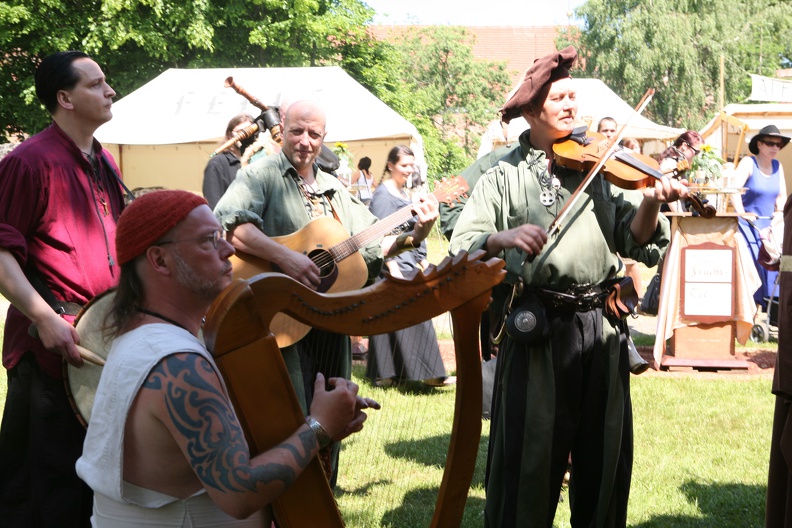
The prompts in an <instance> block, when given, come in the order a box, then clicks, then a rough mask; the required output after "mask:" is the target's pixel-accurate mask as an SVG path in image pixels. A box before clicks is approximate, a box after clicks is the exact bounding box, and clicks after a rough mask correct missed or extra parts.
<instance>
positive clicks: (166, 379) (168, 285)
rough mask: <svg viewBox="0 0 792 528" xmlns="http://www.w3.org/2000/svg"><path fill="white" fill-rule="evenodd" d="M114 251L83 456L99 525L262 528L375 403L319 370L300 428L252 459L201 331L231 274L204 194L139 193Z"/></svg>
mask: <svg viewBox="0 0 792 528" xmlns="http://www.w3.org/2000/svg"><path fill="white" fill-rule="evenodd" d="M116 247H117V251H118V263H119V264H120V265H121V279H120V284H119V287H118V289H117V291H116V293H115V298H114V300H113V302H112V305H111V309H110V312H109V314H108V316H107V320H106V323H107V327H108V331H109V332H110V333H111V334H112V336H113V338H114V341H113V345H112V348H111V349H110V351H109V353H108V359H107V363H106V365H105V367H104V370H103V372H102V376H101V379H100V382H99V386H98V388H97V391H96V399H95V401H94V407H93V411H92V414H91V421H90V425H89V427H88V432H87V435H86V440H85V445H84V450H83V456H82V457H81V458H80V459H79V460H78V461H77V473H78V474H79V475H80V477H81V478H82V479H83V480H85V482H87V483H88V485H90V486H91V488H93V490H94V512H93V522H94V526H104V525H106V524H112V525H113V526H118V525H119V524H123V525H125V526H135V525H139V524H140V523H141V522H142V521H143V520H145V521H146V524H151V525H155V524H156V525H157V526H183V524H182V523H184V522H185V519H189V520H190V526H209V525H211V526H232V525H233V526H237V525H239V526H257V527H261V526H269V522H270V521H269V519H267V516H268V515H269V510H268V509H266V510H262V508H263V507H264V506H265V505H267V504H269V503H270V502H271V501H272V500H273V498H275V497H276V496H277V495H279V494H280V493H282V492H283V490H284V489H285V488H286V487H287V486H289V485H290V483H292V482H293V481H294V479H296V478H297V476H299V475H300V473H301V472H302V470H303V469H304V468H305V467H306V465H307V464H308V462H310V460H311V459H312V458H313V457H314V456H316V454H317V452H318V451H319V449H320V447H324V446H325V445H327V444H328V443H330V442H331V441H337V440H340V439H342V438H344V437H346V436H348V435H349V434H351V433H353V432H356V431H359V430H360V429H361V428H362V427H363V422H364V421H365V419H366V415H365V413H363V412H362V410H361V409H364V408H368V407H369V406H372V407H378V404H377V403H376V402H374V401H372V400H367V399H363V398H361V397H359V396H357V390H358V388H357V386H356V385H355V384H354V383H352V382H348V381H346V380H344V379H338V378H331V379H329V380H328V383H329V385H330V386H332V387H333V389H332V390H330V391H326V390H325V379H324V377H323V376H322V375H321V374H320V375H318V376H317V378H316V382H315V383H316V392H315V397H314V400H313V404H312V405H311V414H310V415H309V417H308V419H307V422H306V424H305V425H302V426H300V427H299V428H298V429H297V430H296V431H294V432H293V434H292V435H291V436H290V437H289V438H287V439H285V440H284V441H283V442H282V443H281V444H280V445H278V446H276V447H274V448H273V449H271V450H269V451H266V452H264V453H261V454H259V455H257V456H255V457H251V455H250V451H249V448H248V445H247V442H246V440H245V437H244V434H243V431H242V428H241V426H240V424H239V421H238V419H237V416H236V414H235V412H234V409H233V407H232V406H231V403H230V401H229V399H228V396H227V393H226V389H225V385H224V382H223V380H222V378H221V377H220V374H219V373H218V371H217V369H216V367H215V364H214V361H213V359H212V356H211V355H210V354H209V352H208V351H207V350H206V348H205V347H204V346H203V343H202V342H201V341H200V340H199V339H198V338H197V337H196V336H197V335H198V332H199V330H200V327H201V324H202V319H203V317H204V315H205V314H206V312H207V310H208V309H209V306H210V304H211V303H212V301H213V300H214V299H215V298H216V297H217V295H218V294H219V293H220V291H221V290H222V289H223V288H224V287H225V286H227V285H228V284H230V282H231V264H230V263H229V261H228V258H229V257H230V256H231V255H233V253H234V249H233V248H232V247H231V245H230V244H229V243H228V242H226V241H225V239H224V238H223V237H222V236H221V230H220V225H219V224H218V222H217V219H216V218H215V217H214V215H213V214H212V211H211V210H210V209H209V207H208V206H207V205H206V200H204V199H203V198H201V197H199V196H197V195H194V194H192V193H189V192H186V191H156V192H152V193H149V194H146V195H143V196H141V197H139V198H137V199H136V200H135V201H134V202H132V204H131V205H130V206H129V207H128V208H127V209H126V210H125V211H124V213H123V214H122V215H121V218H120V219H119V222H118V232H117V236H116ZM309 423H310V425H309ZM243 519H244V520H243ZM237 520H240V521H237Z"/></svg>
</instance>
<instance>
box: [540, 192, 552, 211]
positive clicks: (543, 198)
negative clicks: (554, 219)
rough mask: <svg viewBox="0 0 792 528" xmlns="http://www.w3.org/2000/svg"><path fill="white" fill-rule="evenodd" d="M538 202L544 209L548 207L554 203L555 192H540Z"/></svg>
mask: <svg viewBox="0 0 792 528" xmlns="http://www.w3.org/2000/svg"><path fill="white" fill-rule="evenodd" d="M539 201H540V202H541V203H542V205H544V206H545V207H549V206H551V205H553V204H554V203H555V192H553V191H542V192H541V193H539Z"/></svg>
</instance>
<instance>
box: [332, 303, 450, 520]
mask: <svg viewBox="0 0 792 528" xmlns="http://www.w3.org/2000/svg"><path fill="white" fill-rule="evenodd" d="M442 318H445V319H446V320H447V319H449V317H448V315H447V314H446V315H443V316H441V319H442ZM427 325H428V327H429V328H430V329H431V331H426V330H424V331H421V332H417V331H414V330H411V329H409V328H408V329H405V330H401V331H397V332H393V333H391V334H384V335H380V336H367V337H368V338H369V349H368V358H367V361H368V362H371V361H372V358H373V357H374V354H376V355H377V359H375V360H374V361H377V362H378V366H379V367H380V368H384V369H385V372H387V373H388V377H387V378H386V379H393V380H396V381H394V383H393V384H390V385H387V386H378V384H377V383H375V381H376V380H375V379H374V378H373V377H371V376H369V375H367V369H369V368H371V365H370V364H367V361H355V362H354V363H353V380H354V381H355V382H356V383H358V384H359V385H360V394H361V395H363V396H366V397H370V398H373V399H375V400H377V401H378V402H379V403H380V404H382V409H381V410H379V411H370V412H368V420H367V421H366V424H365V427H364V428H363V431H362V432H360V433H358V434H356V435H353V436H351V437H350V438H348V439H346V440H345V441H344V442H343V443H342V446H341V453H340V456H339V463H338V473H337V484H336V489H335V496H336V499H337V501H338V505H339V509H340V511H341V513H342V516H343V518H344V520H345V522H346V523H347V525H348V526H356V527H357V526H377V527H379V526H383V525H392V526H426V525H427V524H428V520H429V519H431V517H432V513H433V511H434V507H435V501H436V500H437V495H438V492H439V488H440V483H441V480H442V477H443V470H444V466H445V461H446V456H447V454H448V449H449V442H450V433H451V427H452V422H453V409H454V396H455V387H454V386H453V385H449V386H444V387H432V386H429V385H426V384H424V383H423V380H422V379H420V375H419V379H410V378H411V377H413V378H414V377H415V376H414V374H415V373H426V372H435V373H436V372H440V373H441V374H445V373H446V372H445V369H444V367H443V360H442V358H441V355H440V353H439V348H440V347H439V344H438V339H437V336H436V334H435V332H434V328H433V326H432V322H431V321H429V322H428V323H427ZM424 326H426V325H424ZM443 337H444V338H445V339H444V340H443V342H444V345H445V343H447V341H448V339H449V337H448V335H446V334H445V333H444V335H443ZM375 339H376V340H378V341H382V342H384V343H386V344H387V345H388V347H386V349H381V350H377V348H376V345H375V346H372V343H373V342H374V340H375ZM443 348H444V349H448V348H449V346H444V347H443ZM450 348H453V347H450ZM322 350H323V353H322V354H321V355H323V356H325V357H327V358H331V359H330V361H331V362H333V363H334V364H335V365H336V366H338V365H339V364H340V362H341V357H340V354H338V352H337V350H335V349H334V344H333V342H332V340H328V341H326V342H325V343H324V346H323V347H322ZM426 351H430V352H431V353H428V354H427V353H426ZM394 352H395V357H394ZM451 356H452V357H453V354H452V355H451ZM438 363H439V364H438ZM328 367H329V364H328ZM450 368H451V369H453V361H451V362H450ZM447 374H449V375H450V374H453V371H449V372H448V373H447ZM438 409H440V410H441V411H440V412H438Z"/></svg>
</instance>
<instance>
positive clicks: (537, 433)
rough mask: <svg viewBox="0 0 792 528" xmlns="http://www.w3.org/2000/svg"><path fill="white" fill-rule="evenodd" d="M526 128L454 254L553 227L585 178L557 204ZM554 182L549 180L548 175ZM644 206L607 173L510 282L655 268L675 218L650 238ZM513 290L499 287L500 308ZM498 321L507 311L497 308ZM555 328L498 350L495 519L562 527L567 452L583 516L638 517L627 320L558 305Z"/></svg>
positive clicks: (468, 219)
mask: <svg viewBox="0 0 792 528" xmlns="http://www.w3.org/2000/svg"><path fill="white" fill-rule="evenodd" d="M529 137H530V131H526V132H524V133H523V134H522V135H521V136H520V148H519V149H516V150H514V151H512V152H511V153H509V154H507V155H506V156H504V157H503V158H501V159H500V160H499V162H498V164H497V165H496V166H495V167H493V168H492V169H490V170H489V171H488V172H487V173H486V174H485V175H484V176H482V178H481V179H480V180H479V181H478V183H477V185H476V188H475V190H474V191H473V193H472V195H471V197H470V199H469V200H468V202H467V204H466V205H465V208H464V210H463V211H462V214H461V215H460V217H459V220H458V221H457V224H456V227H455V229H454V234H453V237H452V239H451V252H452V253H456V252H458V251H461V250H467V251H473V250H476V249H480V248H483V247H484V245H485V244H486V241H487V238H488V237H489V235H490V234H492V233H495V232H498V231H504V230H508V229H511V228H514V227H518V226H520V225H523V224H526V223H531V224H535V225H539V226H542V227H543V228H548V227H549V226H550V224H551V222H552V221H553V220H554V218H555V216H556V215H557V214H558V213H559V212H560V210H561V209H562V207H563V206H564V205H565V204H566V203H567V201H568V200H569V197H570V196H571V194H572V193H573V192H574V191H575V189H576V188H577V187H578V184H579V183H580V182H581V181H582V180H583V178H584V175H583V174H580V173H579V172H575V171H569V170H565V169H561V168H558V169H557V170H556V175H557V177H558V178H559V179H560V180H561V184H562V187H561V189H560V190H559V195H558V197H557V199H556V201H555V203H554V204H553V205H551V206H549V207H545V206H544V205H542V203H541V202H540V201H539V195H540V193H541V192H542V191H543V190H545V189H546V188H547V184H548V183H549V180H550V177H549V175H548V174H547V165H546V157H545V153H544V152H543V151H539V150H536V149H534V148H532V147H531V146H530V144H529V142H528V139H529ZM543 179H544V181H545V182H547V183H544V184H543V181H542V180H543ZM635 213H636V206H635V205H634V204H633V203H632V202H631V201H630V200H627V199H625V197H624V195H623V192H622V190H621V189H618V188H616V187H615V186H612V185H611V184H610V183H608V182H606V181H604V180H603V179H601V178H599V177H597V178H596V179H595V180H594V181H593V182H592V183H591V184H590V185H589V186H588V188H587V189H586V191H585V195H584V196H583V197H581V198H580V199H579V200H578V201H577V203H576V204H575V205H574V207H573V209H572V212H571V213H570V214H569V215H568V216H567V219H566V220H565V222H564V223H563V225H562V226H561V229H560V231H559V232H558V233H557V234H556V235H554V236H553V237H551V238H550V239H549V240H548V243H547V245H546V246H545V247H544V249H543V250H542V252H541V253H540V254H539V255H537V256H536V257H535V258H533V259H526V258H525V256H524V255H522V254H520V253H519V252H518V251H517V250H515V249H510V250H507V251H505V252H504V253H503V254H501V255H499V256H500V257H502V258H504V260H505V261H506V269H507V271H508V276H507V282H510V283H513V282H514V281H515V280H516V278H517V277H518V276H520V277H522V278H523V280H524V282H525V284H526V285H527V286H528V287H529V288H545V289H552V290H558V291H566V290H568V289H569V288H570V287H572V286H574V285H581V284H593V285H596V284H600V283H602V282H603V281H605V280H606V279H608V278H612V277H614V276H615V275H616V273H617V272H618V271H619V268H620V263H619V258H618V256H617V254H616V253H617V252H618V253H619V254H621V255H623V256H625V257H629V258H633V259H635V260H638V261H640V262H644V263H646V264H647V265H649V266H652V265H655V264H656V263H657V261H658V259H659V258H660V256H661V254H662V252H663V250H664V248H665V246H666V245H667V244H668V238H669V227H668V222H667V220H665V218H661V219H660V221H659V222H658V226H657V229H656V231H655V234H654V236H653V238H652V240H651V241H650V242H649V243H648V244H645V245H638V244H636V243H635V241H634V240H633V238H632V234H631V232H630V228H629V226H630V222H631V221H632V220H633V218H634V217H635ZM509 290H510V288H509V287H508V286H507V287H503V288H500V289H498V290H497V291H496V292H495V293H494V297H495V300H494V302H493V303H492V306H493V308H494V309H495V312H497V311H499V310H498V308H499V307H502V306H503V303H504V300H505V297H506V294H507V293H508V291H509ZM491 316H492V318H491V321H492V322H493V324H495V321H497V320H498V318H497V314H496V313H493V314H491ZM547 316H548V327H549V336H548V337H547V338H546V339H542V340H539V341H538V342H535V343H533V344H531V345H530V346H527V345H522V344H520V343H517V342H514V341H513V340H511V339H510V338H509V336H508V335H507V336H506V337H505V338H504V340H503V342H502V343H501V347H500V353H499V355H498V372H497V375H496V376H497V385H496V389H495V394H494V403H493V415H492V423H491V431H490V446H489V458H488V464H487V465H488V467H487V503H486V513H485V523H486V526H490V527H493V528H494V527H498V528H500V527H507V526H525V527H528V526H531V527H533V526H548V527H549V526H552V522H553V518H554V515H555V510H556V506H557V503H558V497H559V492H560V488H561V482H562V479H563V474H564V471H565V469H566V463H567V458H568V456H569V453H570V452H571V453H572V458H573V466H572V467H573V475H572V483H571V485H570V489H571V497H572V500H571V501H570V502H571V509H572V520H573V525H580V526H597V527H606V526H607V527H612V526H623V525H624V524H625V523H626V509H627V497H628V495H629V483H630V471H631V465H632V418H631V412H632V410H631V403H630V398H629V370H628V363H627V358H626V347H625V346H624V343H625V337H624V336H623V335H622V331H623V330H624V326H625V325H623V324H622V322H621V321H619V320H610V319H609V318H607V317H604V316H603V315H602V311H601V310H600V309H595V310H590V311H586V312H575V311H574V310H570V309H556V308H553V307H547Z"/></svg>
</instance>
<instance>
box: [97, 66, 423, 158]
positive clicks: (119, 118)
mask: <svg viewBox="0 0 792 528" xmlns="http://www.w3.org/2000/svg"><path fill="white" fill-rule="evenodd" d="M228 77H233V78H234V82H235V83H236V84H237V85H238V86H240V87H242V88H244V89H245V90H246V91H247V92H248V93H250V94H251V95H252V96H253V97H256V98H258V99H259V100H260V101H261V102H262V103H264V104H265V105H267V106H277V105H278V104H279V102H280V99H281V94H288V96H289V97H290V98H291V99H292V100H297V99H301V98H310V99H314V100H318V101H321V102H322V103H323V104H324V106H325V109H326V111H327V137H326V138H325V142H326V143H330V142H333V141H354V140H361V139H373V138H377V139H380V138H382V139H385V138H395V137H404V136H408V137H410V138H416V139H418V140H420V135H419V134H418V131H417V129H416V128H415V126H413V124H412V123H410V122H409V121H407V120H406V119H404V118H403V117H401V116H400V115H399V114H398V113H396V112H395V111H394V110H393V109H391V108H390V107H389V106H388V105H386V104H385V103H383V102H382V101H381V100H379V99H378V98H377V97H375V96H374V95H373V94H372V93H371V92H369V91H368V90H367V89H366V88H364V87H363V86H362V85H361V84H359V83H358V82H357V81H355V80H354V79H353V78H352V77H350V76H349V75H348V74H347V73H346V72H345V71H344V70H342V69H341V68H340V67H338V66H330V67H319V68H206V69H176V68H172V69H169V70H166V71H165V72H163V73H162V74H160V75H159V76H158V77H156V78H155V79H153V80H151V81H150V82H148V83H146V84H145V85H143V86H141V87H140V88H138V89H137V90H135V91H134V92H132V93H131V94H129V95H127V96H126V97H124V98H122V99H121V100H119V101H118V102H116V103H115V104H114V105H113V119H112V120H111V121H109V122H108V123H105V124H104V125H102V126H101V127H100V128H99V129H98V130H97V131H96V138H97V139H99V141H101V142H102V143H112V144H119V145H164V144H178V143H194V142H199V141H214V140H218V139H220V138H222V137H223V136H225V129H226V126H227V124H228V121H229V120H230V119H231V118H232V117H233V116H235V115H236V114H239V113H242V112H246V113H249V114H250V115H252V116H253V117H256V116H258V115H259V114H260V113H261V110H260V109H259V108H257V107H255V106H253V105H252V104H251V103H250V102H249V101H248V100H247V99H245V98H244V97H243V96H241V95H239V94H237V93H236V92H235V91H234V90H233V89H232V88H225V87H224V82H225V80H226V78H228Z"/></svg>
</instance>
